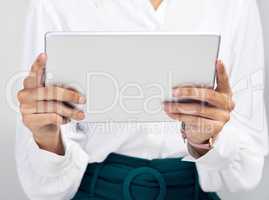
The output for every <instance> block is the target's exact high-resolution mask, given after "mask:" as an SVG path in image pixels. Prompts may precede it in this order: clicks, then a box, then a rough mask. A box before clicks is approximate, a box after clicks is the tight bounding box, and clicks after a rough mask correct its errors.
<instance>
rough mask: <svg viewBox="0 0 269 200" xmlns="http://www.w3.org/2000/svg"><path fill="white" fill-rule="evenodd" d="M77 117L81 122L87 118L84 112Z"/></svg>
mask: <svg viewBox="0 0 269 200" xmlns="http://www.w3.org/2000/svg"><path fill="white" fill-rule="evenodd" d="M77 116H78V118H79V119H80V120H82V119H84V118H85V114H84V112H78V114H77Z"/></svg>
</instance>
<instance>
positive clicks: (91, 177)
mask: <svg viewBox="0 0 269 200" xmlns="http://www.w3.org/2000/svg"><path fill="white" fill-rule="evenodd" d="M101 199H103V200H164V199H167V200H219V199H220V198H219V197H218V196H217V195H216V194H215V193H206V192H203V191H202V190H201V188H200V186H199V181H198V175H197V171H196V167H195V164H194V163H192V162H185V161H182V160H181V159H170V158H168V159H154V160H146V159H140V158H134V157H128V156H123V155H118V154H110V155H109V156H108V157H107V159H106V160H105V161H104V162H102V163H94V164H89V165H88V167H87V170H86V172H85V174H84V177H83V180H82V182H81V185H80V187H79V190H78V192H77V194H76V195H75V197H74V198H73V200H101Z"/></svg>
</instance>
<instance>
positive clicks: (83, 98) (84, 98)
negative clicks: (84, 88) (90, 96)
mask: <svg viewBox="0 0 269 200" xmlns="http://www.w3.org/2000/svg"><path fill="white" fill-rule="evenodd" d="M79 103H80V104H84V103H86V97H84V96H80V97H79Z"/></svg>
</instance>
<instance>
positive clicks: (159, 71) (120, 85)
mask: <svg viewBox="0 0 269 200" xmlns="http://www.w3.org/2000/svg"><path fill="white" fill-rule="evenodd" d="M219 46H220V36H219V35H217V34H180V33H167V32H160V33H156V32H149V33H144V32H83V33H78V32H51V33H47V34H46V36H45V52H46V53H47V55H48V62H47V65H46V84H64V85H67V86H70V87H73V88H75V89H77V90H79V91H80V92H81V93H83V94H84V95H85V96H86V97H87V105H86V106H85V107H84V108H83V110H84V111H85V112H86V114H87V117H86V121H88V122H108V121H113V122H130V121H135V122H159V121H170V119H169V118H168V117H167V116H166V114H165V113H164V111H163V106H162V102H163V101H173V100H175V99H173V98H172V94H171V93H172V88H173V87H176V86H178V85H185V84H187V85H193V84H194V85H199V86H204V87H213V86H214V82H215V63H216V60H217V58H218V52H219Z"/></svg>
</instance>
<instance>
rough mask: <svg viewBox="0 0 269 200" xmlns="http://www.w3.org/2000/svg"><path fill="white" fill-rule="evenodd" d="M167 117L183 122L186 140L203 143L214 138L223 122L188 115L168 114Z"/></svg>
mask: <svg viewBox="0 0 269 200" xmlns="http://www.w3.org/2000/svg"><path fill="white" fill-rule="evenodd" d="M168 116H169V117H170V118H172V119H175V120H177V121H182V122H184V123H185V128H184V134H185V135H186V136H187V137H188V138H191V139H192V140H196V142H203V141H206V140H208V139H209V138H210V137H214V136H215V135H216V134H217V133H219V131H220V130H221V128H222V127H223V124H224V123H223V122H219V121H215V120H210V119H205V118H201V117H195V116H189V115H181V114H173V113H169V114H168ZM193 142H195V141H193Z"/></svg>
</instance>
